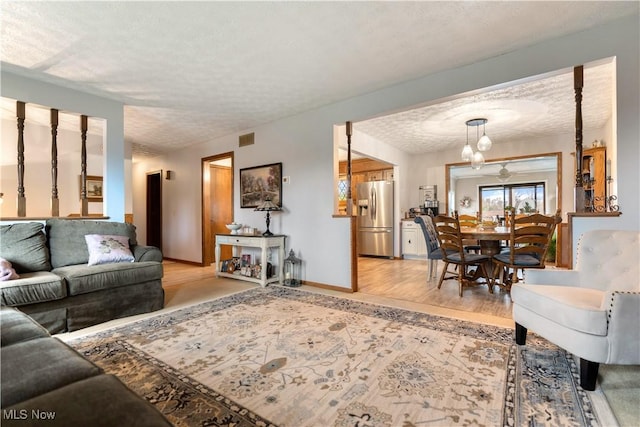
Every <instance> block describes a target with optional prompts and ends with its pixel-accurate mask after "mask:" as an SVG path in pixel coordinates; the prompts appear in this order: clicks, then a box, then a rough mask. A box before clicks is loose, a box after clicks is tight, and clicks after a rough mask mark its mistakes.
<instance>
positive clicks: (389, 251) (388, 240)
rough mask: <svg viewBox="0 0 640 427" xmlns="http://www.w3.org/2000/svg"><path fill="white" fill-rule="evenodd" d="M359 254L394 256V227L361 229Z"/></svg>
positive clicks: (359, 233)
mask: <svg viewBox="0 0 640 427" xmlns="http://www.w3.org/2000/svg"><path fill="white" fill-rule="evenodd" d="M358 253H359V255H375V256H385V257H389V258H392V257H393V228H379V229H370V230H366V229H364V230H363V229H361V230H360V231H359V232H358Z"/></svg>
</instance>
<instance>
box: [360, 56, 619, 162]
mask: <svg viewBox="0 0 640 427" xmlns="http://www.w3.org/2000/svg"><path fill="white" fill-rule="evenodd" d="M614 73H615V70H614V66H613V63H612V62H611V61H608V62H606V63H603V64H599V65H593V66H585V69H584V89H583V91H582V95H583V99H582V117H583V129H584V130H588V129H601V128H602V127H604V126H605V125H606V123H607V121H608V120H609V119H610V118H611V115H612V110H613V88H614V79H613V76H614ZM575 112H576V104H575V92H574V89H573V70H570V71H569V72H568V73H563V74H559V75H557V76H553V77H547V78H541V79H537V80H534V81H529V82H526V83H520V84H515V85H513V86H509V87H505V88H501V89H497V90H493V91H486V92H483V93H481V94H476V95H471V96H463V95H461V96H460V97H458V98H456V99H454V100H449V101H446V102H441V103H436V104H433V105H429V106H425V107H422V108H415V109H412V110H408V111H404V112H400V113H396V114H390V115H387V116H384V117H380V118H376V119H371V120H367V121H363V122H359V123H355V124H354V129H356V130H358V131H360V132H363V133H365V134H368V135H370V136H373V137H374V138H376V139H378V140H380V141H384V142H386V143H388V144H391V145H393V146H395V147H397V148H399V149H400V150H402V151H405V152H408V153H424V152H430V151H438V150H444V149H451V148H459V149H462V147H463V145H464V144H465V142H466V138H467V136H466V135H467V126H466V124H465V123H466V121H467V120H471V119H474V118H486V119H487V124H486V125H485V127H484V128H485V130H486V133H487V135H488V136H489V137H490V138H491V140H492V142H493V143H494V144H506V143H509V142H511V141H514V140H525V139H531V138H535V137H542V136H545V135H558V134H570V133H572V132H575V114H576V113H575ZM476 131H479V134H480V135H482V132H483V127H482V126H480V127H476V126H472V127H469V144H470V145H471V146H472V148H473V149H474V151H475V150H476V147H475V142H476V141H477V136H476ZM587 142H589V141H587Z"/></svg>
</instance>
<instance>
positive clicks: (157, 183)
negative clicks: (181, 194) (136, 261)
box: [147, 170, 162, 250]
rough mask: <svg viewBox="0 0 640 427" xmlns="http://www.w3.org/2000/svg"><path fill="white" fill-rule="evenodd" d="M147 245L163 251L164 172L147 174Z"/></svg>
mask: <svg viewBox="0 0 640 427" xmlns="http://www.w3.org/2000/svg"><path fill="white" fill-rule="evenodd" d="M147 245H149V246H155V247H157V248H159V249H160V250H162V171H161V170H160V171H154V172H148V173H147Z"/></svg>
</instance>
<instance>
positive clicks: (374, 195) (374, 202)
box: [371, 187, 378, 221]
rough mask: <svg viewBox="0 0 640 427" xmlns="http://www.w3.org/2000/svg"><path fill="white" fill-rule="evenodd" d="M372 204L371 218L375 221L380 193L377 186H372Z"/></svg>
mask: <svg viewBox="0 0 640 427" xmlns="http://www.w3.org/2000/svg"><path fill="white" fill-rule="evenodd" d="M371 205H372V207H371V219H372V220H373V221H375V220H376V216H377V215H378V193H377V191H376V188H375V187H371Z"/></svg>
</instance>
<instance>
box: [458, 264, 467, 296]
mask: <svg viewBox="0 0 640 427" xmlns="http://www.w3.org/2000/svg"><path fill="white" fill-rule="evenodd" d="M465 269H466V268H463V266H460V268H459V269H458V296H459V297H461V298H462V286H463V283H464V280H465V272H464V270H465Z"/></svg>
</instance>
